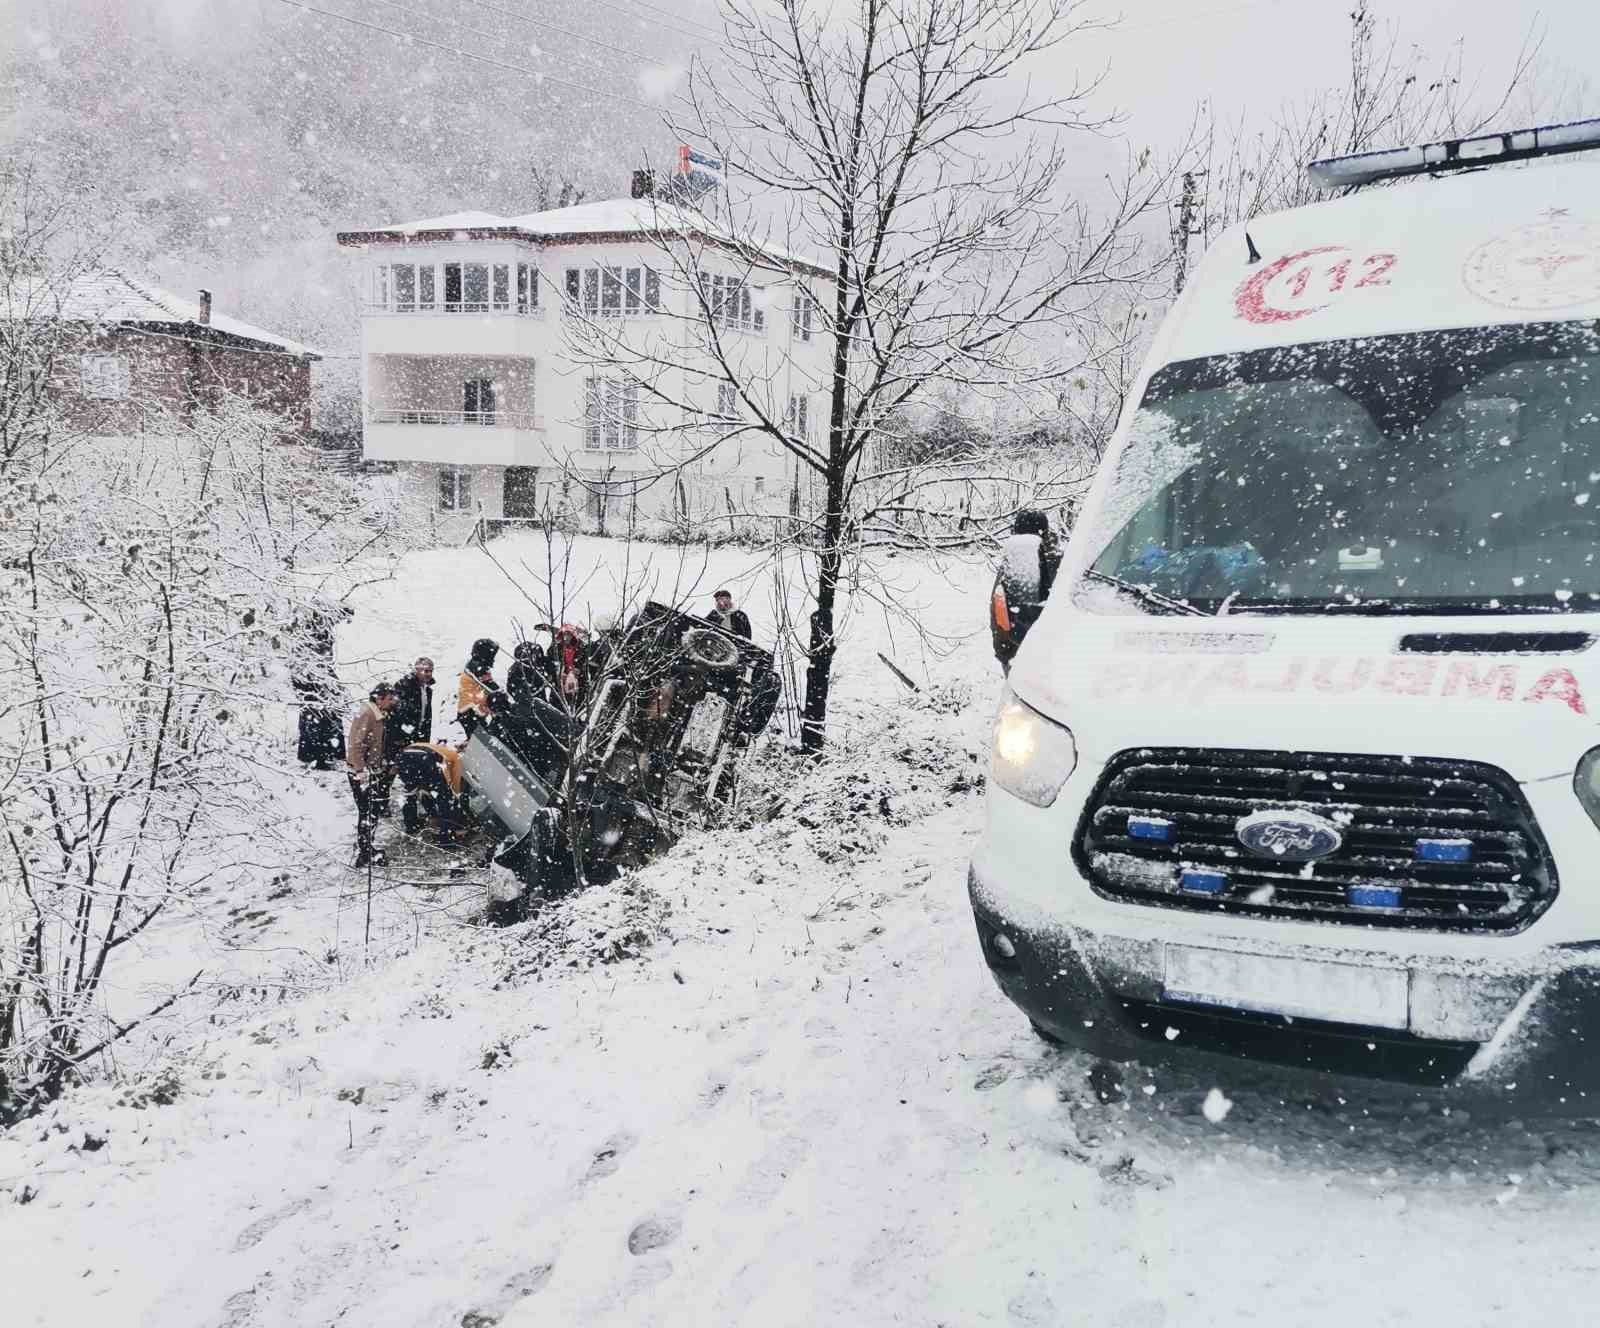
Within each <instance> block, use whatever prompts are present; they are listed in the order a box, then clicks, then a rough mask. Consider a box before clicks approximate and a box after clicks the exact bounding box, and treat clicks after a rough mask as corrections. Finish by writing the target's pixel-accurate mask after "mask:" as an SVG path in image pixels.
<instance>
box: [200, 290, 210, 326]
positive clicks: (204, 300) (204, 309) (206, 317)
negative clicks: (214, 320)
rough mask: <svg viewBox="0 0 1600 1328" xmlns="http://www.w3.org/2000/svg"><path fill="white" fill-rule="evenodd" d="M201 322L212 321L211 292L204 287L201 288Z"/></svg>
mask: <svg viewBox="0 0 1600 1328" xmlns="http://www.w3.org/2000/svg"><path fill="white" fill-rule="evenodd" d="M200 321H201V322H202V323H209V322H210V321H211V292H210V291H208V290H206V289H205V287H203V286H202V287H201V288H200Z"/></svg>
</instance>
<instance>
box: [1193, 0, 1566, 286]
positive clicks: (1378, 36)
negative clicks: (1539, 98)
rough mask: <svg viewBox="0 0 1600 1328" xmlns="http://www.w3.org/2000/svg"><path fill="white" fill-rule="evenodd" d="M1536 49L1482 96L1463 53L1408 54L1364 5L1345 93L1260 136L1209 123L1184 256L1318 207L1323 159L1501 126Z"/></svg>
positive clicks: (1294, 109)
mask: <svg viewBox="0 0 1600 1328" xmlns="http://www.w3.org/2000/svg"><path fill="white" fill-rule="evenodd" d="M1539 48H1540V44H1539V41H1538V40H1537V39H1536V38H1535V37H1534V35H1533V34H1532V33H1531V32H1530V35H1529V36H1528V38H1527V39H1526V40H1525V41H1524V42H1523V44H1522V46H1521V47H1520V48H1519V50H1518V51H1517V53H1516V56H1515V58H1514V59H1513V61H1512V66H1511V70H1510V72H1509V73H1508V74H1507V75H1506V79H1505V82H1504V84H1503V85H1501V86H1500V87H1499V88H1498V89H1497V90H1495V91H1485V90H1484V88H1483V85H1482V80H1481V77H1478V76H1474V75H1472V74H1470V73H1469V72H1468V68H1467V63H1466V51H1465V47H1464V45H1463V43H1461V42H1460V41H1456V42H1454V43H1452V44H1451V45H1450V46H1449V47H1448V48H1447V49H1446V51H1445V52H1444V53H1443V55H1442V56H1438V57H1433V56H1430V54H1429V53H1428V52H1426V51H1424V50H1422V49H1421V48H1418V47H1412V46H1406V45H1403V44H1402V43H1401V41H1400V38H1399V35H1398V33H1397V32H1396V31H1395V30H1394V28H1393V27H1392V26H1391V27H1390V28H1389V29H1388V30H1387V31H1385V30H1383V29H1382V28H1381V27H1380V25H1379V19H1378V14H1377V12H1376V11H1375V10H1374V8H1373V7H1372V4H1371V3H1370V0H1358V3H1357V4H1356V6H1355V8H1354V9H1353V10H1352V11H1351V14H1350V64H1349V77H1348V79H1347V80H1346V81H1345V83H1344V84H1343V86H1341V87H1337V88H1327V89H1322V90H1319V91H1316V92H1312V93H1310V94H1308V95H1307V96H1306V97H1305V98H1304V99H1303V100H1302V101H1300V102H1299V103H1298V104H1291V105H1288V106H1285V107H1284V108H1283V109H1282V110H1281V112H1280V113H1279V114H1278V116H1277V118H1276V119H1275V120H1273V121H1272V122H1271V123H1270V124H1268V125H1266V126H1264V127H1262V128H1257V129H1251V128H1250V127H1249V126H1248V121H1247V119H1246V118H1245V117H1243V116H1241V117H1240V119H1239V120H1238V121H1237V122H1235V123H1234V124H1233V125H1230V126H1222V125H1218V124H1217V123H1216V122H1215V120H1214V118H1212V120H1211V122H1210V124H1209V127H1208V131H1207V133H1206V135H1205V138H1204V140H1203V142H1202V144H1201V150H1200V158H1201V160H1200V162H1199V164H1198V165H1197V166H1196V168H1195V169H1194V171H1193V175H1194V178H1195V179H1196V180H1197V181H1198V182H1200V183H1201V184H1202V185H1203V188H1202V189H1201V190H1200V194H1201V197H1200V199H1199V201H1198V203H1197V205H1196V206H1195V208H1194V210H1193V218H1194V220H1193V224H1192V225H1190V226H1187V227H1184V226H1183V223H1182V221H1181V220H1180V221H1179V223H1178V226H1179V228H1181V233H1180V234H1178V235H1177V243H1178V245H1179V247H1180V249H1186V247H1187V244H1188V241H1189V239H1190V238H1193V237H1198V238H1200V239H1201V240H1202V242H1203V243H1209V242H1210V240H1211V239H1212V237H1213V236H1215V235H1216V234H1217V233H1218V232H1219V231H1221V230H1225V229H1226V228H1227V227H1229V226H1231V225H1233V224H1234V223H1235V222H1239V221H1246V220H1248V219H1249V218H1251V217H1253V216H1256V215H1257V214H1259V213H1262V212H1277V211H1281V210H1283V209H1284V208H1291V207H1299V206H1301V205H1303V204H1305V203H1311V202H1315V201H1316V199H1317V198H1318V197H1319V194H1318V191H1317V190H1316V189H1315V188H1314V187H1313V186H1312V185H1311V183H1310V181H1309V180H1308V179H1307V177H1306V174H1305V166H1306V164H1307V163H1308V162H1311V161H1314V160H1316V159H1317V158H1319V157H1328V156H1339V155H1344V154H1347V153H1355V152H1370V151H1374V150H1376V149H1379V148H1384V147H1399V146H1404V145H1406V144H1409V143H1419V142H1428V141H1433V140H1437V139H1445V138H1460V137H1464V136H1468V135H1471V134H1473V133H1476V132H1478V131H1480V130H1482V129H1485V128H1487V127H1489V126H1491V125H1493V124H1495V123H1497V122H1498V121H1500V120H1501V119H1502V118H1503V117H1504V115H1505V113H1506V112H1507V110H1508V108H1510V107H1512V106H1520V105H1521V102H1520V100H1519V94H1520V93H1521V92H1523V91H1525V89H1526V85H1527V82H1528V80H1529V77H1530V73H1531V71H1532V70H1533V69H1534V68H1535V66H1536V63H1537V61H1538V56H1539ZM1180 268H1181V263H1180ZM1180 285H1181V283H1180Z"/></svg>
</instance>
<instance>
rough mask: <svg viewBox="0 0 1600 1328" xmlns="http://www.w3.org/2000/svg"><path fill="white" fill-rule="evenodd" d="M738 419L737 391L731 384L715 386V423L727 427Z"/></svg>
mask: <svg viewBox="0 0 1600 1328" xmlns="http://www.w3.org/2000/svg"><path fill="white" fill-rule="evenodd" d="M738 418H739V389H738V388H737V387H735V386H734V385H733V384H732V383H718V384H717V423H718V424H721V425H723V426H724V427H728V426H730V425H731V423H732V422H733V421H734V420H737V419H738Z"/></svg>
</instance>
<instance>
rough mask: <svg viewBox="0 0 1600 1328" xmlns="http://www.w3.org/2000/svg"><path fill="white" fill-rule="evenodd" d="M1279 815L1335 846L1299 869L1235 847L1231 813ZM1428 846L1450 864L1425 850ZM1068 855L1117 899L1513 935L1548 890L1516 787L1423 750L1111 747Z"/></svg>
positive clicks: (1537, 837)
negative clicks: (1310, 822)
mask: <svg viewBox="0 0 1600 1328" xmlns="http://www.w3.org/2000/svg"><path fill="white" fill-rule="evenodd" d="M1288 809H1294V810H1301V811H1307V812H1311V813H1314V814H1315V815H1317V816H1320V817H1323V818H1325V819H1326V820H1328V821H1330V822H1332V823H1333V824H1335V825H1336V826H1337V827H1338V828H1339V830H1340V831H1341V833H1342V835H1343V842H1342V843H1341V844H1340V846H1339V847H1338V848H1337V849H1336V850H1335V851H1334V852H1333V853H1331V854H1329V855H1328V856H1326V857H1323V858H1321V859H1318V860H1317V861H1314V862H1310V863H1299V862H1288V861H1283V860H1280V859H1274V858H1271V857H1264V856H1260V855H1258V854H1257V853H1255V852H1253V851H1251V850H1250V849H1247V848H1246V847H1245V846H1244V845H1243V844H1242V843H1241V842H1240V840H1239V837H1238V833H1237V825H1238V822H1239V821H1240V820H1241V819H1242V818H1244V817H1246V816H1249V815H1250V814H1251V813H1254V812H1261V811H1278V810H1288ZM1130 822H1131V824H1130ZM1135 829H1136V830H1138V831H1140V832H1141V833H1138V834H1135V833H1130V831H1131V830H1135ZM1163 836H1164V837H1163ZM1424 844H1427V845H1429V846H1430V847H1429V848H1427V849H1424V848H1423V847H1422V846H1423V845H1424ZM1441 844H1442V845H1448V846H1453V847H1450V848H1449V849H1447V850H1446V851H1447V852H1449V853H1452V854H1457V855H1462V856H1464V860H1457V861H1439V860H1427V859H1426V858H1425V857H1424V856H1423V855H1424V853H1430V854H1431V853H1435V852H1437V851H1438V849H1437V847H1436V846H1438V845H1441ZM1463 846H1466V847H1463ZM1073 857H1074V860H1075V861H1076V862H1077V864H1078V868H1079V870H1080V871H1082V872H1083V873H1084V875H1085V876H1086V877H1087V878H1088V880H1089V882H1090V884H1091V885H1092V886H1093V888H1094V889H1095V891H1096V892H1097V893H1099V894H1101V895H1104V896H1106V897H1108V898H1112V899H1119V900H1125V901H1127V902H1130V903H1137V904H1148V905H1154V906H1156V907H1164V908H1181V909H1193V910H1201V911H1206V912H1221V913H1230V914H1243V915H1246V916H1251V917H1263V918H1300V919H1306V920H1314V921H1321V922H1336V923H1347V924H1356V925H1360V926H1378V927H1412V928H1418V929H1422V930H1428V931H1500V932H1507V931H1518V930H1521V929H1522V928H1524V927H1526V926H1527V925H1528V924H1529V923H1531V922H1532V921H1533V920H1534V919H1535V918H1537V917H1538V916H1539V915H1540V914H1541V913H1543V912H1544V910H1545V909H1547V908H1548V907H1549V906H1550V903H1551V901H1552V900H1553V899H1554V898H1555V895H1556V890H1557V881H1556V870H1555V864H1554V862H1553V861H1552V860H1551V857H1550V850H1549V847H1548V846H1547V845H1546V843H1545V841H1544V836H1543V835H1542V834H1541V833H1540V832H1539V827H1538V824H1537V822H1536V821H1535V820H1534V816H1533V812H1532V810H1531V809H1530V808H1529V806H1528V803H1527V800H1526V799H1525V798H1524V797H1523V796H1522V792H1521V790H1520V789H1518V788H1517V785H1516V783H1515V781H1514V780H1512V778H1511V777H1510V776H1509V775H1508V774H1506V773H1505V772H1504V771H1503V770H1499V769H1497V768H1495V767H1494V766H1490V765H1483V764H1479V763H1477V762H1472V761H1449V760H1439V759H1434V758H1425V757H1400V756H1351V755H1334V754H1327V753H1318V752H1255V751H1229V750H1219V749H1214V748H1207V749H1185V748H1139V749H1135V750H1130V751H1125V752H1121V753H1119V754H1118V755H1117V756H1116V757H1114V758H1113V759H1112V760H1111V761H1110V762H1109V763H1108V764H1107V766H1106V769H1105V772H1104V773H1103V774H1102V776H1101V778H1100V782H1099V784H1098V785H1097V786H1096V788H1095V791H1094V794H1093V795H1092V797H1091V798H1090V800H1089V803H1088V806H1087V807H1086V808H1085V810H1084V814H1083V819H1082V821H1081V822H1080V824H1079V827H1078V834H1077V838H1076V840H1075V842H1074V844H1073ZM1219 878H1220V879H1219ZM1195 887H1199V888H1195ZM1374 900H1377V901H1378V903H1377V904H1375V903H1374Z"/></svg>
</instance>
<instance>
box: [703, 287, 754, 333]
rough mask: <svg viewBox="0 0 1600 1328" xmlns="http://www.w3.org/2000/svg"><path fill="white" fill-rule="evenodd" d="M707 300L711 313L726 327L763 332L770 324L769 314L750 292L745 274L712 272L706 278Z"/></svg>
mask: <svg viewBox="0 0 1600 1328" xmlns="http://www.w3.org/2000/svg"><path fill="white" fill-rule="evenodd" d="M704 281H705V292H706V303H707V305H708V306H709V308H710V310H711V317H712V319H713V320H715V321H716V322H718V323H720V324H722V326H723V327H728V328H733V329H734V330H736V331H739V332H760V331H763V330H764V329H765V328H766V326H767V315H766V313H765V311H764V310H763V309H761V307H760V306H759V305H758V304H757V303H756V300H755V298H754V296H753V295H752V294H751V290H750V283H749V282H747V281H746V280H745V279H744V278H743V277H729V276H724V275H723V274H721V273H719V272H713V273H712V274H711V275H710V276H709V277H706V278H704Z"/></svg>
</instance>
